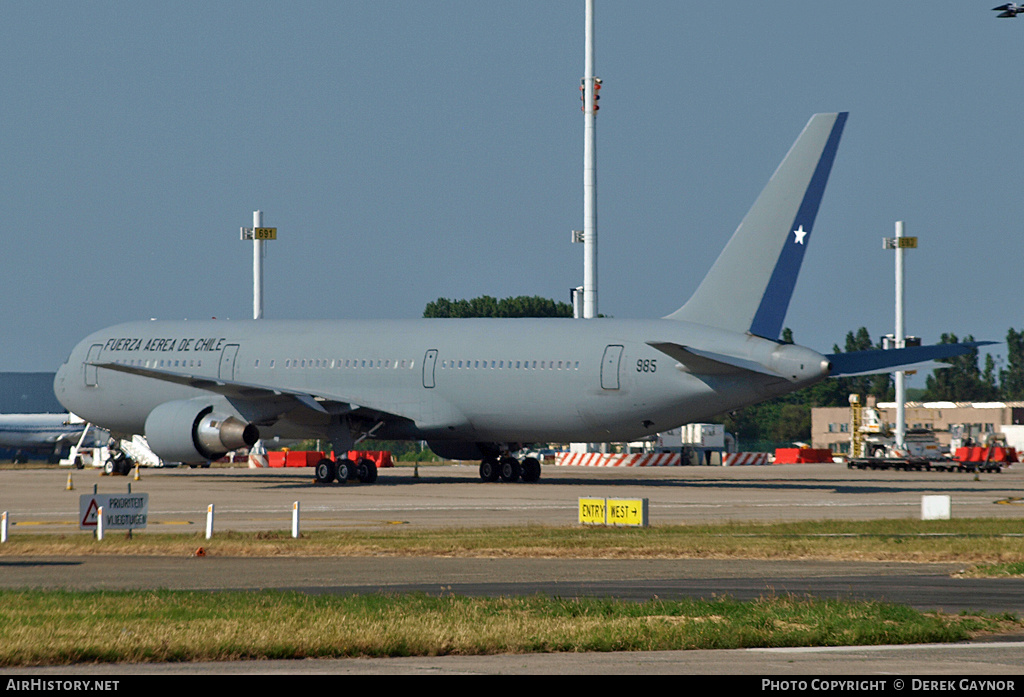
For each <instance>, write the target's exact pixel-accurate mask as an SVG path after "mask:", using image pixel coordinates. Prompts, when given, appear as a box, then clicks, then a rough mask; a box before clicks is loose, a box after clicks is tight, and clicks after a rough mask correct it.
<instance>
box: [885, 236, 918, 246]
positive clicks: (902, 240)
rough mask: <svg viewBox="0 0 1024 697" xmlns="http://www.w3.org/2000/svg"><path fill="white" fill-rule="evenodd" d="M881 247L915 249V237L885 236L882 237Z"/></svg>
mask: <svg viewBox="0 0 1024 697" xmlns="http://www.w3.org/2000/svg"><path fill="white" fill-rule="evenodd" d="M882 248H883V249H917V238H916V237H885V238H883V239H882Z"/></svg>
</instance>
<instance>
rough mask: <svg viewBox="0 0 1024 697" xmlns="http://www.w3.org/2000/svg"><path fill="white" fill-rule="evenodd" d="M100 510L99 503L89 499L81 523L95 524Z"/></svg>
mask: <svg viewBox="0 0 1024 697" xmlns="http://www.w3.org/2000/svg"><path fill="white" fill-rule="evenodd" d="M99 512H100V505H99V503H97V502H96V499H90V500H89V505H88V506H87V507H86V509H85V516H84V517H83V518H82V525H96V518H97V516H98V515H99Z"/></svg>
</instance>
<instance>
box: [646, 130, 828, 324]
mask: <svg viewBox="0 0 1024 697" xmlns="http://www.w3.org/2000/svg"><path fill="white" fill-rule="evenodd" d="M846 117H847V113H846V112H841V113H836V114H815V115H814V116H812V117H811V120H810V121H809V122H808V123H807V126H805V127H804V130H803V132H802V133H801V134H800V137H799V138H797V140H796V142H795V143H794V144H793V147H792V148H790V150H789V153H788V154H787V155H786V158H785V159H784V160H783V161H782V164H780V165H779V167H778V169H777V170H775V174H773V175H772V178H771V179H770V180H769V182H768V184H767V186H765V188H764V190H763V191H762V192H761V195H760V196H758V198H757V201H755V202H754V205H753V207H752V208H751V209H750V211H749V212H748V213H747V215H746V217H745V218H744V219H743V222H741V223H740V226H739V227H738V228H737V229H736V232H735V233H733V236H732V238H731V239H730V240H729V242H728V244H726V246H725V249H724V250H723V251H722V253H721V255H719V257H718V260H717V261H715V263H714V265H713V266H712V267H711V270H710V271H709V272H708V275H707V276H705V277H704V280H703V281H702V282H701V284H700V286H699V287H698V288H697V291H696V292H695V293H694V294H693V296H692V297H691V298H690V299H689V301H687V303H686V304H685V305H683V306H682V307H681V308H679V309H678V310H676V311H675V312H673V313H672V314H671V315H668V316H667V317H666V318H665V319H675V320H684V321H688V322H696V323H700V324H706V325H710V326H713V327H719V328H722V329H729V330H732V331H738V332H750V333H751V334H754V335H756V336H760V337H763V338H766V339H771V340H777V339H778V338H779V334H780V332H781V331H782V323H783V321H784V320H785V317H786V310H787V309H788V308H789V300H790V298H791V297H792V295H793V288H794V286H795V285H796V278H797V274H798V273H799V272H800V264H801V263H802V262H803V258H804V251H805V250H806V249H807V244H808V242H809V241H810V237H811V230H812V229H813V227H814V219H815V217H816V216H817V214H818V206H819V205H820V203H821V197H822V195H823V194H824V192H825V184H826V182H827V181H828V176H829V172H830V171H831V170H832V163H833V161H834V160H835V156H836V149H837V148H838V146H839V138H840V136H841V135H842V132H843V126H844V125H845V124H846Z"/></svg>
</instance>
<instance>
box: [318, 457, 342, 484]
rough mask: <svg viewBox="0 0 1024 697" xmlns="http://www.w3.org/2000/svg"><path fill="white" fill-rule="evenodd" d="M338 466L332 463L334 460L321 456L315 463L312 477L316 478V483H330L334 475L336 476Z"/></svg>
mask: <svg viewBox="0 0 1024 697" xmlns="http://www.w3.org/2000/svg"><path fill="white" fill-rule="evenodd" d="M337 473H338V466H337V465H336V464H334V460H331V459H329V458H326V457H325V458H323V459H321V460H320V461H319V462H317V463H316V467H315V469H314V470H313V477H314V479H316V483H317V484H330V483H331V482H333V481H334V477H335V476H337Z"/></svg>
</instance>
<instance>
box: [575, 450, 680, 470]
mask: <svg viewBox="0 0 1024 697" xmlns="http://www.w3.org/2000/svg"><path fill="white" fill-rule="evenodd" d="M555 464H556V465H565V466H569V467H670V466H674V465H681V464H682V457H681V456H680V455H679V453H558V455H556V456H555Z"/></svg>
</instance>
